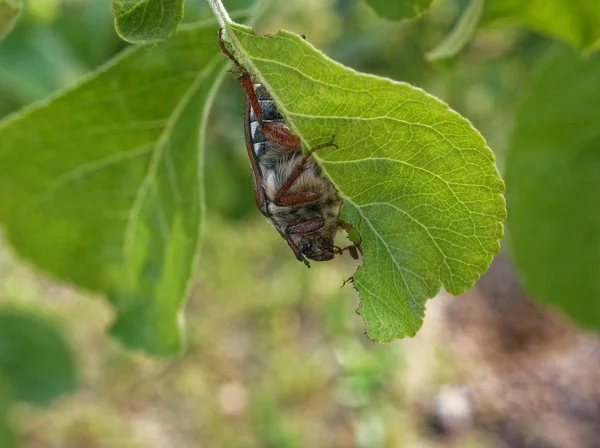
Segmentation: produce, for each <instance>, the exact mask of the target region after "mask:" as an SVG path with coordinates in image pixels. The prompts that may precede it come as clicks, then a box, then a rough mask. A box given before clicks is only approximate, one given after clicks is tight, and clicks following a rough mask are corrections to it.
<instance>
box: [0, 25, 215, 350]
mask: <svg viewBox="0 0 600 448" xmlns="http://www.w3.org/2000/svg"><path fill="white" fill-rule="evenodd" d="M216 35H217V31H216V26H215V25H214V24H212V23H211V24H210V25H206V26H195V27H191V28H190V27H188V28H185V29H182V30H181V31H180V32H179V33H178V34H177V35H176V36H175V37H173V38H172V39H170V40H169V41H168V42H167V43H165V44H161V45H157V46H155V47H153V48H151V49H148V48H143V47H139V48H134V49H131V50H129V51H126V52H124V53H123V54H122V55H121V56H119V57H117V58H116V59H115V60H113V61H112V62H110V63H108V64H107V65H105V66H104V67H102V68H100V69H99V70H98V71H96V72H95V73H93V74H92V75H90V76H88V77H87V78H85V79H84V80H83V81H82V82H81V83H80V84H79V85H77V86H74V87H73V88H71V89H69V90H67V91H64V92H61V93H60V94H58V95H57V96H55V97H53V98H51V99H50V100H48V101H44V102H41V103H38V104H36V105H34V106H33V107H31V108H29V109H27V110H25V111H23V112H21V113H19V114H17V115H14V116H12V117H9V118H7V119H5V120H4V121H3V122H1V123H0V141H2V145H1V146H0V197H1V198H2V201H1V202H0V223H1V224H2V225H3V226H4V229H5V231H6V235H7V237H8V239H9V241H10V243H12V245H13V247H14V248H15V249H16V250H17V252H18V253H19V254H20V255H21V256H23V257H25V258H27V259H28V260H30V261H31V262H33V263H34V264H36V265H37V266H39V267H41V268H43V269H44V270H46V271H47V272H50V273H51V274H53V275H54V276H56V277H57V278H59V279H62V280H66V281H70V282H73V283H75V284H77V285H79V286H82V287H84V288H87V289H90V290H93V291H98V292H101V293H104V294H106V295H107V296H108V298H109V300H110V301H111V303H112V304H113V306H114V308H115V311H116V322H115V324H114V326H113V328H112V331H113V333H115V334H116V335H117V336H118V337H119V338H120V339H121V341H123V342H124V343H125V344H127V345H129V346H132V347H138V348H143V349H145V350H147V351H150V352H153V353H161V354H167V353H174V352H176V351H178V350H179V349H181V347H182V338H181V334H180V324H181V322H182V319H181V318H180V316H179V311H180V308H181V306H182V303H183V301H184V298H185V296H186V292H187V288H188V283H189V281H190V277H191V275H192V271H193V264H194V263H193V262H194V258H195V255H196V251H197V250H196V249H197V245H198V239H199V232H200V230H199V229H200V227H201V217H202V214H203V206H202V199H203V194H202V190H201V187H200V179H199V172H201V167H200V165H201V151H200V143H201V140H202V135H203V134H204V125H205V118H206V111H207V110H208V107H209V105H210V102H211V98H212V94H213V92H214V89H215V87H216V83H215V81H216V79H217V78H218V76H219V74H220V73H221V72H222V68H223V65H224V63H225V60H224V58H223V57H222V56H221V54H220V53H219V54H217V52H218V46H217V45H216ZM199 126H200V130H198V128H199Z"/></svg>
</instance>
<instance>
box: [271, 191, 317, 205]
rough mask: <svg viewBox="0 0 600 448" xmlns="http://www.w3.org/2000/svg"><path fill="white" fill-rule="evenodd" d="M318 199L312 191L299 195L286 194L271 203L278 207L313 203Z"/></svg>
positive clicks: (302, 192)
mask: <svg viewBox="0 0 600 448" xmlns="http://www.w3.org/2000/svg"><path fill="white" fill-rule="evenodd" d="M318 198H319V195H318V194H317V193H315V192H314V191H301V192H300V193H291V194H286V195H285V196H282V197H280V198H279V199H278V198H275V200H274V201H273V203H274V204H275V205H277V206H279V207H284V206H286V205H299V204H306V203H307V202H313V201H315V200H316V199H318Z"/></svg>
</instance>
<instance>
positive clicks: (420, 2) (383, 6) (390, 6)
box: [365, 0, 433, 20]
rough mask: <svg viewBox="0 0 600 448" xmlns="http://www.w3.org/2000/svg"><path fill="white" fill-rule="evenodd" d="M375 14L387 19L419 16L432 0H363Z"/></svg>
mask: <svg viewBox="0 0 600 448" xmlns="http://www.w3.org/2000/svg"><path fill="white" fill-rule="evenodd" d="M365 1H366V2H367V4H368V5H369V6H371V8H373V9H374V10H375V12H376V13H377V15H379V16H381V17H384V18H386V19H389V20H405V19H412V18H413V17H417V16H420V15H421V14H423V13H424V12H425V11H427V10H428V9H429V7H430V6H431V3H433V0H365Z"/></svg>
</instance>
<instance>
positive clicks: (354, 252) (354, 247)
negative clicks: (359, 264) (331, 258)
mask: <svg viewBox="0 0 600 448" xmlns="http://www.w3.org/2000/svg"><path fill="white" fill-rule="evenodd" d="M333 248H334V250H335V253H336V254H338V255H342V254H343V253H344V252H345V251H348V253H349V254H350V256H351V257H352V258H354V259H355V260H358V252H359V251H360V253H361V254H362V249H361V247H360V245H359V244H351V245H350V246H346V247H339V246H333Z"/></svg>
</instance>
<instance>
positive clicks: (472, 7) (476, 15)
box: [425, 0, 484, 61]
mask: <svg viewBox="0 0 600 448" xmlns="http://www.w3.org/2000/svg"><path fill="white" fill-rule="evenodd" d="M483 3H484V2H483V0H471V3H470V4H469V6H468V7H467V8H466V9H465V11H464V13H463V14H462V16H461V17H460V19H459V20H458V22H457V23H456V25H455V26H454V28H453V29H452V31H451V32H450V34H449V35H448V37H446V39H445V40H444V41H443V42H442V43H441V44H440V45H438V46H437V47H436V48H435V49H433V50H432V51H430V52H429V53H427V55H426V56H425V57H426V58H427V59H428V60H430V61H439V60H442V59H448V58H451V57H453V56H456V55H457V54H458V52H459V51H460V50H462V49H463V48H464V46H465V45H467V44H468V43H469V41H470V40H471V38H472V37H473V34H474V33H475V29H476V28H477V25H478V24H479V19H480V18H481V13H482V11H483Z"/></svg>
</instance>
